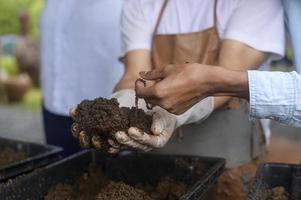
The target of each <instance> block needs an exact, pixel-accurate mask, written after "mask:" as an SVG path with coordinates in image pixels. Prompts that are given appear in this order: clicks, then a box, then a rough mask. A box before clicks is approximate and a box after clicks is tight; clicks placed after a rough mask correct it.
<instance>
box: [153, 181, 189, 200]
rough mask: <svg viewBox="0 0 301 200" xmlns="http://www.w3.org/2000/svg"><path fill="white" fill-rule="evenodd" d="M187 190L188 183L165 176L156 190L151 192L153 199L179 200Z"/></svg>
mask: <svg viewBox="0 0 301 200" xmlns="http://www.w3.org/2000/svg"><path fill="white" fill-rule="evenodd" d="M186 191H187V185H185V184H184V183H182V182H179V181H175V180H172V179H170V178H163V179H162V180H160V181H159V182H158V184H157V187H156V188H155V190H153V191H151V192H150V195H151V197H152V198H153V199H158V200H177V199H179V198H180V197H181V196H182V195H184V194H185V193H186Z"/></svg>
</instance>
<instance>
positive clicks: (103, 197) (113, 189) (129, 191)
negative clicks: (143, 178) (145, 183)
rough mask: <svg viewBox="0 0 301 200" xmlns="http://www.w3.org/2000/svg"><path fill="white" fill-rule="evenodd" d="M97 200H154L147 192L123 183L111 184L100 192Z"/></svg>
mask: <svg viewBox="0 0 301 200" xmlns="http://www.w3.org/2000/svg"><path fill="white" fill-rule="evenodd" d="M96 199H97V200H111V199H114V200H153V199H152V198H151V197H150V196H149V195H148V194H147V193H146V192H144V191H143V190H140V189H138V188H135V187H132V186H130V185H127V184H125V183H123V182H118V183H116V182H113V181H112V182H110V183H109V184H108V185H107V186H106V187H105V188H103V189H102V190H100V193H99V194H98V196H97V198H96Z"/></svg>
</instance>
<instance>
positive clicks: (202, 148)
mask: <svg viewBox="0 0 301 200" xmlns="http://www.w3.org/2000/svg"><path fill="white" fill-rule="evenodd" d="M167 2H168V1H167V0H165V1H164V4H163V6H162V8H161V11H160V13H159V17H158V20H157V23H156V26H155V29H154V34H153V43H152V66H153V67H155V68H161V67H164V66H166V65H168V64H181V63H186V62H190V63H202V64H209V65H214V64H217V63H218V54H219V50H220V43H221V42H220V39H219V35H218V31H217V26H216V22H217V14H216V4H217V3H216V1H215V3H214V8H213V9H214V26H213V27H211V28H208V29H206V30H202V31H200V32H194V33H184V34H164V35H160V34H157V30H158V27H159V24H160V21H161V18H162V16H163V13H164V9H165V7H166V6H167ZM182 131H183V138H182V139H181V140H179V139H178V137H177V136H176V134H174V135H173V137H172V138H171V139H170V141H169V142H168V144H167V145H166V146H165V147H164V148H162V149H160V150H158V152H159V153H172V154H186V155H199V156H214V157H223V158H225V159H226V160H227V167H235V166H239V165H241V164H245V163H248V162H250V161H251V160H252V159H254V158H256V157H258V156H259V155H261V154H262V152H263V150H264V139H263V138H264V137H263V134H262V132H261V129H260V126H259V123H258V122H250V121H249V115H248V103H247V102H246V101H242V100H241V103H240V106H239V108H236V109H226V108H225V109H221V110H219V111H215V112H214V113H212V115H211V116H210V117H209V118H208V119H206V120H205V121H203V122H202V123H201V124H191V125H187V126H183V127H182Z"/></svg>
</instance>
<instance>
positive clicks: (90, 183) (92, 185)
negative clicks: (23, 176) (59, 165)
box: [44, 165, 108, 200]
mask: <svg viewBox="0 0 301 200" xmlns="http://www.w3.org/2000/svg"><path fill="white" fill-rule="evenodd" d="M107 182H108V181H107V180H106V179H105V176H104V175H103V173H102V170H101V169H99V168H97V167H95V166H93V165H91V166H89V168H88V170H87V172H84V173H83V174H82V175H81V176H80V178H79V180H77V181H76V183H75V184H73V185H70V184H58V185H56V186H54V187H52V188H50V190H49V191H48V193H47V195H46V196H45V198H44V199H45V200H67V199H68V200H89V199H95V197H96V196H97V194H98V193H99V190H100V188H103V187H104V186H105V185H106V184H107Z"/></svg>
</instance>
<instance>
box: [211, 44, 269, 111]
mask: <svg viewBox="0 0 301 200" xmlns="http://www.w3.org/2000/svg"><path fill="white" fill-rule="evenodd" d="M266 57H267V54H266V53H263V52H260V51H257V50H256V49H253V48H251V47H249V46H247V45H245V44H243V43H240V42H238V41H234V40H224V41H223V42H222V46H221V51H220V54H219V59H218V66H221V67H224V68H227V69H230V70H235V71H246V70H249V69H257V68H258V67H259V66H260V65H261V64H262V63H263V62H264V61H265V59H266ZM230 100H231V96H220V97H216V98H215V109H218V108H220V107H223V106H224V105H225V104H227V103H228V102H229V101H230Z"/></svg>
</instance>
